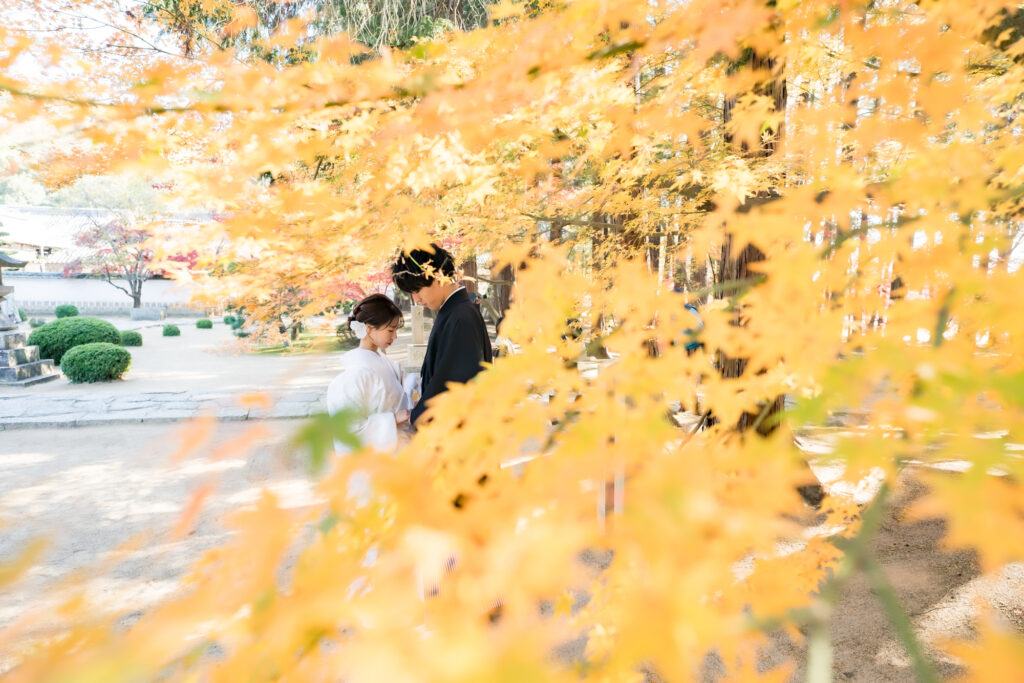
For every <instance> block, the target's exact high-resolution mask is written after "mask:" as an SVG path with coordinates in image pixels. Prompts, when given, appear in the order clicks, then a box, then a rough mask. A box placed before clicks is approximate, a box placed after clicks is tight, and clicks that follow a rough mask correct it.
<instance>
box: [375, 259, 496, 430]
mask: <svg viewBox="0 0 1024 683" xmlns="http://www.w3.org/2000/svg"><path fill="white" fill-rule="evenodd" d="M431 246H432V247H433V250H432V251H428V250H424V249H413V250H412V251H410V252H408V253H403V254H402V255H401V256H399V257H398V261H396V262H395V264H394V265H393V266H392V267H391V276H392V279H393V280H394V282H395V285H396V286H397V287H398V288H399V289H400V290H402V291H403V292H405V293H406V294H409V295H410V296H411V297H412V300H413V301H414V302H416V303H417V304H419V305H421V306H426V307H427V308H429V309H430V310H432V311H434V312H435V313H436V314H437V315H436V317H435V318H434V327H433V329H431V330H430V338H429V339H428V340H427V352H426V355H425V356H424V358H423V367H422V369H421V370H420V382H421V384H420V386H421V387H422V389H421V392H420V400H419V402H418V403H417V404H416V405H415V407H413V409H412V415H411V417H410V420H411V421H412V423H413V424H415V423H416V420H417V419H419V417H420V416H421V415H423V411H424V410H426V405H427V402H428V401H430V400H431V399H432V398H434V397H435V396H437V395H438V394H440V393H441V392H443V391H445V389H446V388H447V385H448V383H449V382H468V381H469V380H471V379H473V377H474V375H476V373H478V372H480V370H481V368H482V364H483V363H490V362H491V340H490V337H488V336H487V326H486V325H484V319H483V318H482V317H481V316H480V311H479V310H478V309H477V307H476V306H474V305H473V304H472V303H471V302H470V300H469V294H468V293H467V292H466V288H465V287H461V286H459V284H458V283H457V282H456V281H455V261H454V259H452V255H451V254H449V253H448V252H447V251H445V250H444V249H442V248H441V247H439V246H438V245H436V244H433V245H431Z"/></svg>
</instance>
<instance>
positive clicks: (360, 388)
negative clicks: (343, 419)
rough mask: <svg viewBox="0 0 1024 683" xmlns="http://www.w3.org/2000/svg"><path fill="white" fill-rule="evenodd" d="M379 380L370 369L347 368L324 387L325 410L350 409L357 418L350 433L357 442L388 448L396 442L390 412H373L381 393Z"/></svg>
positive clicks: (380, 449)
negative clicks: (366, 370) (325, 396)
mask: <svg viewBox="0 0 1024 683" xmlns="http://www.w3.org/2000/svg"><path fill="white" fill-rule="evenodd" d="M379 384H380V379H379V378H377V377H375V376H374V375H373V374H372V373H369V372H360V371H358V370H356V371H349V372H346V373H344V374H342V375H339V376H338V377H336V378H335V379H334V381H332V382H331V384H330V386H328V387H327V412H329V413H330V414H331V415H335V414H337V413H340V412H341V411H343V410H346V409H347V410H352V411H354V412H355V413H356V419H355V420H354V421H353V423H352V432H353V434H355V436H356V437H357V438H358V439H359V442H360V443H361V444H362V445H364V446H368V447H371V448H374V449H376V450H378V451H385V452H386V451H391V450H394V449H395V447H396V446H397V445H398V425H396V424H395V414H394V413H392V412H375V410H376V409H377V408H378V406H377V405H376V403H377V400H378V399H377V397H378V396H380V395H382V390H383V387H382V386H378V385H379Z"/></svg>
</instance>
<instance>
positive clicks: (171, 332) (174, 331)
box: [164, 325, 181, 337]
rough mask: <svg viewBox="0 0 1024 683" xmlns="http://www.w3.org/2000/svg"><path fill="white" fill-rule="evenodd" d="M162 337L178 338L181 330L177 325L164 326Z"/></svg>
mask: <svg viewBox="0 0 1024 683" xmlns="http://www.w3.org/2000/svg"><path fill="white" fill-rule="evenodd" d="M164 336H165V337H180V336H181V328H180V327H178V326H177V325H164Z"/></svg>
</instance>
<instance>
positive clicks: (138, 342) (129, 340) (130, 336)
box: [121, 330, 142, 346]
mask: <svg viewBox="0 0 1024 683" xmlns="http://www.w3.org/2000/svg"><path fill="white" fill-rule="evenodd" d="M121 346H142V335H141V334H139V333H138V332H136V331H135V330H121Z"/></svg>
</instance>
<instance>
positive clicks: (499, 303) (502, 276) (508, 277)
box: [495, 264, 516, 318]
mask: <svg viewBox="0 0 1024 683" xmlns="http://www.w3.org/2000/svg"><path fill="white" fill-rule="evenodd" d="M515 278H516V271H515V268H513V267H512V264H509V265H507V266H505V267H504V268H502V269H501V272H500V273H499V274H498V278H497V279H499V280H504V281H506V282H515ZM497 290H498V291H497V293H496V294H495V306H496V307H497V309H498V315H500V316H501V317H502V318H504V317H505V311H507V310H508V307H509V306H511V305H512V285H511V284H501V285H498V286H497Z"/></svg>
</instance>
